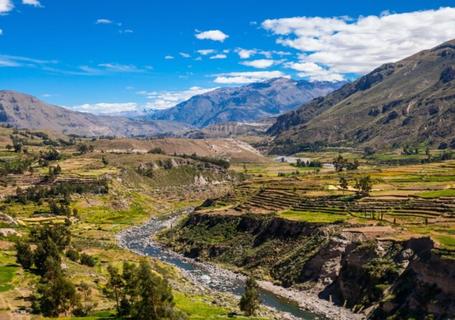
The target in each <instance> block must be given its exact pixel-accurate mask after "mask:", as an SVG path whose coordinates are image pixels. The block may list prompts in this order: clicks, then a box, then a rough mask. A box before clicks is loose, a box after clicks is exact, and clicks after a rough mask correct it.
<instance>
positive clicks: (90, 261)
mask: <svg viewBox="0 0 455 320" xmlns="http://www.w3.org/2000/svg"><path fill="white" fill-rule="evenodd" d="M81 264H83V265H86V266H89V267H94V266H95V265H96V259H95V258H94V257H92V256H91V255H88V254H86V253H82V254H81Z"/></svg>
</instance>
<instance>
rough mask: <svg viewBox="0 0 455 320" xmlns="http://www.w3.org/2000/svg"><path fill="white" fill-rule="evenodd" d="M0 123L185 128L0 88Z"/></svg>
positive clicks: (81, 130)
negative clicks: (88, 110)
mask: <svg viewBox="0 0 455 320" xmlns="http://www.w3.org/2000/svg"><path fill="white" fill-rule="evenodd" d="M0 123H4V124H10V125H12V126H15V127H18V128H27V129H33V130H49V131H54V132H61V133H65V134H77V135H85V136H101V135H104V136H140V135H144V136H149V135H156V134H160V133H165V132H173V133H178V132H183V131H186V130H188V129H189V126H186V125H183V124H177V123H173V122H169V121H151V122H145V121H134V120H130V119H128V118H125V117H113V116H97V115H93V114H89V113H82V112H76V111H71V110H68V109H65V108H62V107H58V106H54V105H50V104H46V103H44V102H42V101H40V100H38V99H37V98H35V97H33V96H30V95H27V94H22V93H18V92H15V91H6V90H0Z"/></svg>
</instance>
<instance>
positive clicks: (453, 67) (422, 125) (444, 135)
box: [268, 40, 455, 152]
mask: <svg viewBox="0 0 455 320" xmlns="http://www.w3.org/2000/svg"><path fill="white" fill-rule="evenodd" d="M268 133H269V134H271V135H273V136H275V139H274V142H273V144H274V148H273V149H274V152H291V151H298V150H302V149H304V148H307V147H309V146H311V145H313V144H315V143H316V144H321V143H322V144H326V145H332V146H372V147H376V148H391V147H398V146H403V145H406V144H410V145H417V144H420V143H430V144H432V145H435V146H438V145H439V144H440V143H443V144H445V143H447V144H451V143H453V144H455V140H454V138H455V40H452V41H449V42H446V43H444V44H442V45H439V46H437V47H435V48H433V49H431V50H425V51H422V52H419V53H417V54H415V55H413V56H411V57H408V58H406V59H404V60H402V61H399V62H397V63H389V64H384V65H382V66H381V67H379V68H377V69H375V70H373V71H372V72H371V73H369V74H367V75H365V76H363V77H361V78H359V79H358V80H357V81H355V82H352V83H348V84H346V85H345V86H343V87H342V88H340V89H338V90H336V91H334V92H332V93H330V94H328V95H327V96H326V97H324V98H317V99H314V100H312V101H311V102H309V103H307V104H304V105H303V106H301V107H300V108H299V109H297V110H295V111H292V112H289V113H286V114H284V115H282V116H280V117H278V118H277V121H276V123H275V124H274V125H273V126H272V127H271V128H270V129H269V130H268Z"/></svg>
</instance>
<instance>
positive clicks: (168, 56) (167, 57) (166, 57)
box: [164, 55, 175, 60]
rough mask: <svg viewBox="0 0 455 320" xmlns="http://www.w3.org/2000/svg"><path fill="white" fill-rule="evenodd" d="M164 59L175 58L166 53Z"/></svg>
mask: <svg viewBox="0 0 455 320" xmlns="http://www.w3.org/2000/svg"><path fill="white" fill-rule="evenodd" d="M164 59H165V60H173V59H175V58H174V56H171V55H167V56H164Z"/></svg>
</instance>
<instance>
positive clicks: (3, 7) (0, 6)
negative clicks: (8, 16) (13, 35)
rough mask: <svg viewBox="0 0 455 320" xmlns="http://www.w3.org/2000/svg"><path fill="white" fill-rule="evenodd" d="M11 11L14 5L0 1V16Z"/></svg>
mask: <svg viewBox="0 0 455 320" xmlns="http://www.w3.org/2000/svg"><path fill="white" fill-rule="evenodd" d="M13 9H14V5H13V2H12V1H11V0H0V14H3V13H7V12H10V11H11V10H13Z"/></svg>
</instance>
